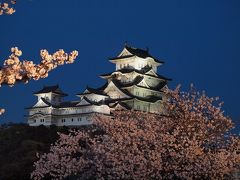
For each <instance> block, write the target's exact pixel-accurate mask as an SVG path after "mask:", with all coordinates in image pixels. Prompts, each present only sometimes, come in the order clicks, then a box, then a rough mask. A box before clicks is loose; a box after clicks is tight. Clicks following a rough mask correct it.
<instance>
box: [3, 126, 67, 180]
mask: <svg viewBox="0 0 240 180" xmlns="http://www.w3.org/2000/svg"><path fill="white" fill-rule="evenodd" d="M67 131H68V130H67V127H63V128H61V129H59V128H57V127H56V126H51V127H45V126H38V127H30V126H28V125H26V124H5V125H1V126H0V180H2V179H4V180H8V179H14V180H15V179H29V178H30V173H31V172H32V171H33V162H34V161H36V159H37V158H36V152H39V153H43V152H48V150H49V147H50V144H52V143H54V142H55V141H56V140H57V139H58V134H57V132H63V133H64V132H67Z"/></svg>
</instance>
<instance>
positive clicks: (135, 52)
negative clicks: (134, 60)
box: [109, 45, 164, 64]
mask: <svg viewBox="0 0 240 180" xmlns="http://www.w3.org/2000/svg"><path fill="white" fill-rule="evenodd" d="M124 48H125V49H126V50H127V51H128V52H129V53H130V55H125V56H118V57H114V58H109V60H118V59H123V58H129V57H133V56H138V57H140V58H143V59H145V58H147V57H151V58H152V59H153V60H154V61H155V62H157V63H161V64H162V63H164V62H163V61H159V60H158V59H156V58H154V57H153V56H152V55H150V54H149V51H148V50H144V49H140V48H135V47H131V46H129V45H125V46H124Z"/></svg>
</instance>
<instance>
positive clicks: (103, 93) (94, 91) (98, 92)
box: [77, 86, 108, 96]
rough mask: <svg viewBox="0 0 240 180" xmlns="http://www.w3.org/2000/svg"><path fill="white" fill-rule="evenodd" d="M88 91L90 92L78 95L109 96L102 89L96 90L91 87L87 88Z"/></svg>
mask: <svg viewBox="0 0 240 180" xmlns="http://www.w3.org/2000/svg"><path fill="white" fill-rule="evenodd" d="M86 90H87V91H88V92H83V93H78V94H77V95H86V94H98V95H102V96H108V95H107V94H106V93H105V92H103V91H102V90H100V89H95V88H91V87H89V86H87V88H86Z"/></svg>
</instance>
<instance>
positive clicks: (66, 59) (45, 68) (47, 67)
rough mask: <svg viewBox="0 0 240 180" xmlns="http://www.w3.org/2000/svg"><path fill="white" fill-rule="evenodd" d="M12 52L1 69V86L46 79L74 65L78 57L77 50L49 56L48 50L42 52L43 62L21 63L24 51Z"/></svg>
mask: <svg viewBox="0 0 240 180" xmlns="http://www.w3.org/2000/svg"><path fill="white" fill-rule="evenodd" d="M11 52H12V53H11V55H10V56H9V58H8V59H6V60H5V61H4V64H3V67H1V69H0V86H1V85H10V86H13V85H14V84H15V83H16V82H24V83H27V82H28V81H29V80H30V79H34V80H38V79H40V78H45V77H47V76H48V73H49V72H50V71H51V70H53V69H55V68H56V67H57V66H59V65H63V64H64V63H66V64H69V63H73V62H74V60H75V59H76V58H77V56H78V51H76V50H74V51H72V52H70V53H69V54H68V53H65V52H64V50H62V49H60V50H58V51H56V52H55V53H54V54H49V53H48V51H47V50H41V52H40V56H41V62H40V63H39V64H35V63H34V62H33V61H28V60H24V61H23V62H22V61H20V59H19V57H20V56H21V55H22V51H21V50H19V49H18V48H17V47H13V48H11ZM3 112H4V109H0V115H1V114H2V113H3Z"/></svg>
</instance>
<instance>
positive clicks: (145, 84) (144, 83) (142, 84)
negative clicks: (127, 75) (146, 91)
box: [137, 79, 150, 88]
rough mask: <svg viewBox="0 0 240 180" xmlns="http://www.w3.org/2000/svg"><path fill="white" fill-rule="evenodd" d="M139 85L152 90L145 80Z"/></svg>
mask: <svg viewBox="0 0 240 180" xmlns="http://www.w3.org/2000/svg"><path fill="white" fill-rule="evenodd" d="M137 85H139V86H143V87H147V88H150V87H149V86H148V84H147V83H146V81H145V80H144V79H142V81H140V82H139V83H138V84H137Z"/></svg>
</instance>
